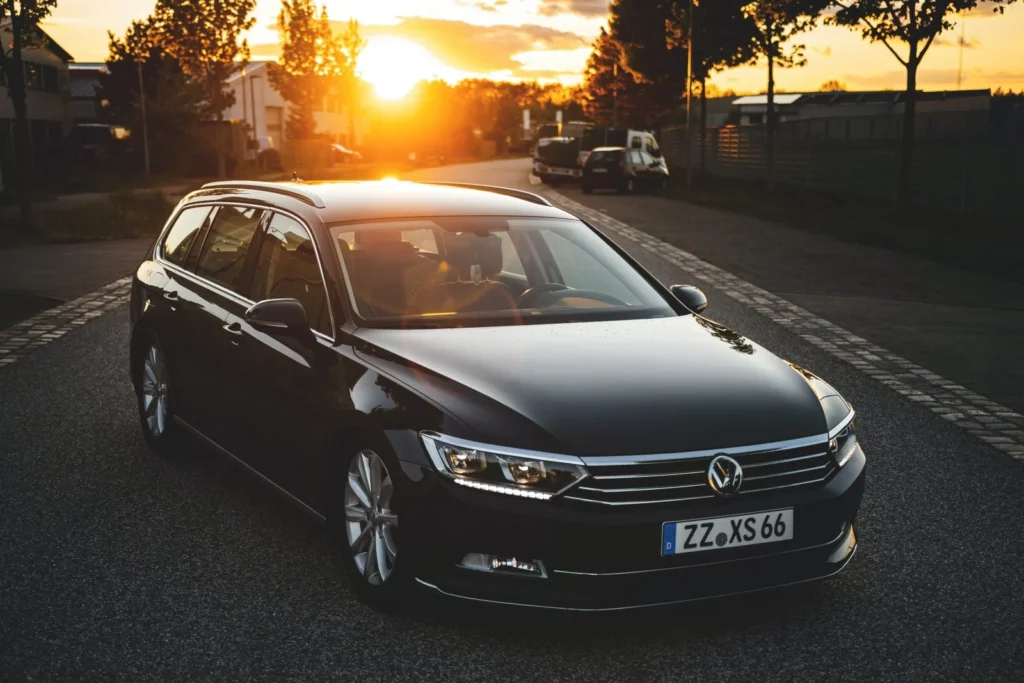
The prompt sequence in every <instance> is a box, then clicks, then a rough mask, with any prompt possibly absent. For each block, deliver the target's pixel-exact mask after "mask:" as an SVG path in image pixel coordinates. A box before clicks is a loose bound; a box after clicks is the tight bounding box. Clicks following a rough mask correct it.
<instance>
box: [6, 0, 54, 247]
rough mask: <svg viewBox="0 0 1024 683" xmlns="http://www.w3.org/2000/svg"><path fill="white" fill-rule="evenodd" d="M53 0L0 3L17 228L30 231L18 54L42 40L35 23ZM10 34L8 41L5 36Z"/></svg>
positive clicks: (22, 78)
mask: <svg viewBox="0 0 1024 683" xmlns="http://www.w3.org/2000/svg"><path fill="white" fill-rule="evenodd" d="M56 5H57V0H0V74H2V75H3V76H4V77H5V79H6V83H7V94H8V96H9V97H10V98H11V104H12V105H13V106H14V135H13V137H14V168H15V170H16V177H15V183H16V185H17V188H18V204H19V206H20V211H21V229H22V230H23V231H24V232H31V231H32V229H33V227H34V226H33V222H32V195H31V190H30V188H31V187H32V146H31V142H30V135H31V131H30V130H29V124H28V103H27V100H26V94H25V65H24V62H22V51H23V50H27V49H31V48H34V47H41V46H42V45H43V42H44V37H43V34H42V32H41V31H39V28H38V26H39V21H40V20H41V19H44V18H45V17H47V16H48V15H49V14H50V11H51V10H52V9H53V8H54V7H55V6H56ZM8 34H9V35H10V38H9V39H8V37H7V35H8Z"/></svg>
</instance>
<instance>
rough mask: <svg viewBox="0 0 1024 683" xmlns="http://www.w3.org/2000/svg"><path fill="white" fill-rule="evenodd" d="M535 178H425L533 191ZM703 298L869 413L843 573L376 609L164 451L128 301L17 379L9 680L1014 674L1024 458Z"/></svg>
mask: <svg viewBox="0 0 1024 683" xmlns="http://www.w3.org/2000/svg"><path fill="white" fill-rule="evenodd" d="M523 169H524V166H523V164H522V162H496V163H493V164H484V165H477V166H473V167H468V166H466V167H450V168H447V169H442V170H439V171H435V172H431V173H430V177H434V178H438V179H450V178H452V177H457V178H461V179H464V180H467V181H473V182H494V183H499V184H523V183H524V182H525V173H524V171H523ZM624 245H625V246H627V248H630V249H631V251H633V252H634V253H636V254H637V257H638V258H639V259H640V260H641V262H643V263H644V264H645V265H646V266H647V267H648V268H650V269H651V270H652V271H653V272H654V273H655V275H657V276H658V277H659V278H661V279H662V280H663V281H664V282H667V283H675V282H685V281H687V279H689V277H690V276H689V275H688V274H687V273H685V272H681V271H680V270H679V269H678V268H677V267H676V266H674V265H672V264H669V263H668V262H666V261H663V260H661V259H660V258H659V257H657V256H654V255H651V254H650V253H649V252H644V251H641V250H636V249H635V248H633V247H632V246H631V245H630V244H629V243H624ZM707 293H708V295H709V299H710V301H711V305H710V307H709V309H708V315H709V316H710V317H713V318H715V319H717V320H719V321H721V322H723V323H725V324H727V325H729V326H731V327H733V328H734V329H736V330H738V331H739V332H741V333H743V334H745V335H747V336H749V337H751V338H752V339H754V340H756V341H758V342H759V343H761V344H762V345H764V346H766V347H768V348H769V349H770V350H772V351H774V352H775V353H777V354H779V355H781V356H783V357H785V358H788V359H790V360H792V361H795V362H797V363H799V364H801V365H803V366H806V367H808V368H810V369H811V370H813V371H815V372H817V373H819V374H821V375H823V376H824V377H826V378H828V379H829V380H830V381H831V382H832V383H833V384H835V386H836V387H837V388H838V389H839V390H840V391H841V392H842V393H843V394H844V395H845V396H846V397H847V398H848V399H849V400H850V401H851V402H852V403H854V405H855V406H856V407H857V409H858V412H859V421H858V428H859V433H860V434H861V435H862V438H863V440H864V442H865V447H866V450H867V453H868V457H869V466H870V472H869V479H868V486H867V491H866V494H865V499H864V503H863V507H862V510H861V514H860V517H859V519H858V537H859V540H860V549H859V552H858V554H857V556H856V557H855V558H854V560H853V562H852V563H851V564H850V565H849V567H848V568H847V569H846V570H845V571H844V572H843V573H842V574H840V575H839V576H838V577H836V578H835V579H833V580H831V581H828V582H826V583H822V584H817V585H813V586H808V587H803V588H799V589H789V590H785V591H781V592H776V593H767V594H762V595H759V596H755V597H746V598H742V599H729V600H720V601H713V602H707V603H701V604H698V605H693V606H687V607H683V608H677V609H669V610H658V611H647V612H636V613H630V614H613V615H598V616H593V615H590V616H586V617H574V616H568V617H564V616H559V615H555V614H552V613H549V612H515V611H507V610H502V611H494V610H490V609H480V608H462V607H459V606H456V605H454V604H452V603H436V602H427V603H425V604H424V605H423V606H422V607H421V608H419V609H418V610H416V611H413V612H412V613H410V614H404V615H397V616H396V615H382V614H378V613H375V612H373V611H371V610H370V609H368V608H366V607H364V606H362V605H361V604H359V603H358V602H356V601H355V600H354V597H353V594H352V591H351V590H350V588H349V586H348V585H347V583H346V581H345V579H344V577H343V576H342V575H341V570H340V565H339V562H338V560H337V559H336V556H335V553H334V551H333V550H332V548H331V546H330V544H329V542H328V540H327V537H326V534H325V533H324V531H323V530H322V529H321V528H320V527H318V526H317V525H316V524H315V523H313V522H310V521H309V520H308V519H307V518H306V517H304V516H303V515H302V514H301V513H299V512H298V511H296V510H294V509H293V508H292V507H290V506H289V504H287V503H286V502H284V501H281V500H279V499H278V498H276V497H275V496H274V494H272V493H271V492H270V491H268V490H267V489H265V488H264V487H262V486H261V485H260V484H258V483H256V482H254V481H253V480H251V479H250V478H248V477H247V476H245V475H244V474H242V473H241V472H240V471H239V470H238V469H236V468H235V467H233V466H231V465H230V464H228V463H226V462H225V461H223V460H221V459H219V458H218V457H216V456H215V455H213V454H211V453H209V452H208V451H206V450H204V449H202V448H200V447H198V446H196V447H194V448H192V449H190V450H189V451H188V452H186V453H184V454H182V456H181V457H180V458H178V459H176V460H173V461H162V460H159V459H157V458H156V457H154V456H153V455H152V454H150V453H149V452H148V450H147V449H146V446H145V444H144V442H143V439H142V437H141V434H140V433H139V429H138V425H137V417H136V413H135V407H134V399H133V396H132V393H131V386H130V383H129V380H128V376H127V360H128V359H127V348H126V339H127V334H128V323H127V311H126V309H125V308H124V307H122V308H120V309H116V310H114V311H112V312H109V313H107V314H105V315H103V316H100V317H98V318H97V319H96V320H94V321H93V322H90V323H89V324H87V325H83V326H81V327H80V328H79V329H76V330H74V331H73V332H72V333H69V334H68V335H66V336H65V337H63V338H61V339H59V340H57V341H55V342H53V343H51V344H48V345H47V346H45V347H42V348H40V349H39V350H38V351H36V352H34V353H32V354H30V355H28V356H26V357H25V358H23V359H21V360H19V361H18V362H17V363H15V364H12V365H10V366H8V367H6V368H2V369H0V679H3V680H126V681H148V680H158V681H168V680H184V679H202V680H211V679H212V680H360V681H400V680H416V681H422V680H517V681H532V680H545V681H548V680H566V681H574V680H580V681H604V680H615V681H620V680H700V681H719V680H723V681H724V680H737V681H749V680H786V681H790V680H810V681H819V680H823V679H826V678H828V679H835V680H870V681H879V680H901V681H902V680H915V681H916V680H965V679H970V680H985V681H990V680H1019V679H1020V671H1021V669H1022V667H1024V597H1022V596H1024V572H1022V571H1021V565H1022V562H1024V544H1022V543H1021V542H1020V540H1019V539H1020V533H1021V527H1022V522H1024V498H1022V496H1021V492H1022V490H1024V469H1022V467H1021V463H1019V462H1015V461H1013V460H1012V459H1011V458H1009V457H1008V456H1007V455H1006V454H1004V453H1000V452H998V451H996V450H995V449H993V448H991V447H989V446H987V445H985V444H983V443H981V442H979V441H978V440H976V439H975V438H974V437H972V436H970V435H969V434H967V433H966V432H964V431H962V430H960V429H959V428H957V427H955V426H954V425H952V424H949V423H948V422H947V421H945V420H943V419H940V418H939V417H938V416H936V415H935V414H933V413H932V412H930V411H928V410H926V409H924V408H923V407H921V406H919V405H916V404H915V403H913V402H911V401H907V400H905V399H904V398H902V397H900V396H899V395H898V394H896V393H894V392H893V391H891V390H890V389H888V388H886V387H885V386H883V385H882V384H879V383H878V382H876V381H875V380H873V379H871V378H870V377H868V376H867V375H864V374H862V373H860V372H859V371H857V370H855V369H854V368H853V367H851V366H850V365H847V364H845V363H842V362H838V361H837V360H836V359H835V358H834V357H833V356H831V355H829V354H827V353H825V352H824V351H822V350H821V349H819V348H816V347H814V346H811V345H810V344H808V343H806V342H805V341H803V340H802V339H800V338H798V337H796V336H794V335H793V334H791V333H789V332H787V331H785V330H784V329H782V328H781V327H779V326H777V325H775V324H774V323H771V322H769V321H768V320H767V319H766V318H764V317H762V316H760V315H758V314H757V313H755V312H754V311H752V310H751V309H749V308H747V307H746V306H744V305H742V304H740V303H738V302H736V301H734V300H733V299H730V298H728V297H726V296H721V295H719V293H717V292H716V291H715V290H713V289H709V290H708V291H707ZM608 551H609V552H615V549H614V548H609V549H608Z"/></svg>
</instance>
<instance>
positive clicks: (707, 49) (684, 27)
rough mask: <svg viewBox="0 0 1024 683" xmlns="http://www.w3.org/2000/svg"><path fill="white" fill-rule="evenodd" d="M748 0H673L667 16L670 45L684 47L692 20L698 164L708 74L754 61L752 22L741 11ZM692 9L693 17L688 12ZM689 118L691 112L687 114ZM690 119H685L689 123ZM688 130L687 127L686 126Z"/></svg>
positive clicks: (702, 159) (704, 128) (702, 151)
mask: <svg viewBox="0 0 1024 683" xmlns="http://www.w3.org/2000/svg"><path fill="white" fill-rule="evenodd" d="M747 2H749V0H704V2H698V1H697V0H693V1H692V2H690V0H675V2H673V3H672V4H671V7H670V9H669V17H668V19H667V20H666V30H667V33H668V35H667V38H668V44H669V47H670V48H676V49H682V50H685V49H686V47H687V42H688V38H689V29H690V23H691V19H692V23H693V37H692V40H693V60H692V71H693V80H694V83H699V84H700V168H701V170H702V171H703V170H704V169H705V167H706V159H705V148H706V141H707V121H708V106H707V103H708V98H707V91H708V87H707V85H708V83H707V81H708V78H709V77H710V76H711V74H713V73H715V72H716V71H723V70H725V69H730V68H732V67H736V66H740V65H741V64H746V63H749V62H751V61H753V59H754V56H755V55H756V53H757V50H756V46H755V41H754V35H755V32H754V26H753V24H752V22H751V20H750V18H749V17H748V16H747V15H746V14H745V13H744V12H743V7H744V5H746V4H747ZM691 9H692V10H693V17H692V18H691V17H690V15H689V13H690V10H691ZM690 116H691V118H692V113H691V114H690ZM689 124H690V121H688V122H687V126H689ZM687 134H689V129H687Z"/></svg>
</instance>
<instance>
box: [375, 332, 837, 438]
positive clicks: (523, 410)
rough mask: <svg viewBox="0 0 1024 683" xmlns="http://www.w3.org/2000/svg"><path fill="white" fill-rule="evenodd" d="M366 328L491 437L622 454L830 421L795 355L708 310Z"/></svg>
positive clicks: (383, 350) (782, 433)
mask: <svg viewBox="0 0 1024 683" xmlns="http://www.w3.org/2000/svg"><path fill="white" fill-rule="evenodd" d="M357 336H358V337H359V338H360V339H361V340H362V342H363V343H362V344H360V345H358V346H357V352H359V353H360V355H362V356H363V357H364V358H366V359H367V360H368V361H369V362H371V363H374V364H375V365H377V367H378V368H382V369H384V370H385V371H386V372H390V374H392V375H396V379H398V380H399V381H401V382H403V383H404V384H406V385H408V386H410V388H413V389H414V390H417V391H418V392H419V393H420V394H422V395H423V396H424V397H426V398H427V399H429V400H431V401H433V402H435V403H437V404H439V405H440V406H442V407H443V408H445V409H446V410H448V411H449V412H450V413H452V414H453V415H454V416H455V417H456V418H458V419H459V420H460V421H462V422H463V423H465V424H466V425H468V426H469V427H470V428H471V429H472V430H473V431H474V432H475V434H474V436H475V437H476V438H478V439H480V440H484V441H489V442H491V443H500V444H502V445H507V446H517V447H520V448H530V449H535V450H545V451H555V452H562V453H571V454H576V455H581V456H591V455H622V454H645V453H672V452H681V451H690V450H705V449H714V448H726V447H730V446H744V445H752V444H760V443H770V442H775V441H783V440H787V439H794V438H801V437H807V436H814V435H819V434H824V433H825V432H826V431H827V430H826V429H825V418H824V414H823V412H822V409H821V404H820V402H819V400H818V397H817V396H816V395H815V393H814V392H813V391H812V390H811V388H810V386H808V383H807V381H806V380H805V379H804V378H803V377H801V376H800V375H799V374H798V373H797V372H796V371H795V370H793V368H791V367H790V366H789V364H787V363H786V362H784V361H782V360H781V359H779V358H777V357H776V356H774V355H773V354H771V353H770V352H768V351H767V350H765V349H764V348H762V347H760V346H758V345H757V344H754V343H753V342H751V341H749V340H747V339H746V338H744V337H743V336H741V335H739V334H737V333H736V332H733V331H732V330H730V329H728V328H726V327H723V326H722V325H719V324H717V323H714V322H712V321H710V320H707V319H706V318H702V317H700V316H693V315H687V316H680V317H673V318H656V319H650V320H623V321H612V322H587V323H565V324H543V325H536V324H533V325H517V326H507V327H475V328H461V329H402V330H394V329H362V330H360V331H359V332H358V334H357ZM375 361H376V362H375ZM467 436H468V435H467ZM471 438H472V437H471Z"/></svg>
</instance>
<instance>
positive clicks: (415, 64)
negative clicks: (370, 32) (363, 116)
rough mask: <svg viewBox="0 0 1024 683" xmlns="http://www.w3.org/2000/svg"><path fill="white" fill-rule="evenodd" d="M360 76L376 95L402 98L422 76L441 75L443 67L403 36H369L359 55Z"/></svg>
mask: <svg viewBox="0 0 1024 683" xmlns="http://www.w3.org/2000/svg"><path fill="white" fill-rule="evenodd" d="M359 69H360V71H362V76H363V78H364V79H365V80H366V81H367V82H368V83H369V84H370V85H372V86H373V89H374V91H375V92H376V93H377V96H378V97H381V98H382V99H385V100H396V99H399V98H401V97H405V96H406V95H407V94H409V91H410V90H412V88H413V86H414V85H416V84H417V83H419V82H420V81H422V80H424V79H429V78H433V77H443V76H444V75H445V74H444V72H445V71H446V70H447V68H446V66H445V65H444V64H443V63H441V62H440V61H438V59H437V58H436V57H434V55H432V54H430V52H429V51H428V50H427V49H426V48H424V47H423V46H422V45H419V44H417V43H414V42H412V41H409V40H405V39H404V38H392V37H382V38H371V39H370V41H369V43H368V44H367V46H366V49H365V50H363V53H362V54H361V55H360V56H359Z"/></svg>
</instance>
